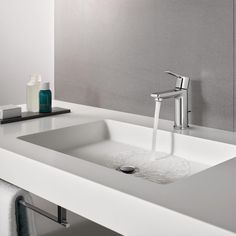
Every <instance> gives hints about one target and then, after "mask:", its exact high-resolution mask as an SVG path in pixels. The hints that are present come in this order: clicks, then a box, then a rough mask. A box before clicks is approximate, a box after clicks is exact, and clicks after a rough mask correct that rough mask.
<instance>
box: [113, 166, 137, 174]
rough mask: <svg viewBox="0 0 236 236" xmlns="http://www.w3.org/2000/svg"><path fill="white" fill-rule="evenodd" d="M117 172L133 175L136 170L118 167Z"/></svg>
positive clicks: (130, 167)
mask: <svg viewBox="0 0 236 236" xmlns="http://www.w3.org/2000/svg"><path fill="white" fill-rule="evenodd" d="M117 170H118V171H120V172H122V173H125V174H133V173H135V172H136V171H137V170H138V169H137V168H136V167H134V166H120V167H118V168H117Z"/></svg>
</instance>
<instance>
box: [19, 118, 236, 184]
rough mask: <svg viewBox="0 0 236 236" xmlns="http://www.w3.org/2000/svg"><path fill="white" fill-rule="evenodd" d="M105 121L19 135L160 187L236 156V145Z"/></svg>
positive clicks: (25, 139)
mask: <svg viewBox="0 0 236 236" xmlns="http://www.w3.org/2000/svg"><path fill="white" fill-rule="evenodd" d="M152 134H153V130H152V129H151V128H147V127H143V126H138V125H133V124H129V123H124V122H119V121H114V120H101V121H96V122H91V123H86V124H81V125H76V126H71V127H66V128H61V129H56V130H51V131H46V132H42V133H36V134H31V135H26V136H21V137H19V138H20V139H21V140H24V141H27V142H30V143H33V144H36V145H39V146H42V147H44V148H48V149H52V150H55V151H57V152H61V153H64V154H67V155H70V156H73V157H75V158H80V159H83V160H85V161H89V162H93V163H95V164H98V165H102V166H104V167H107V168H111V169H114V171H118V172H120V174H130V176H133V177H137V178H144V179H146V180H148V181H152V182H156V183H159V184H168V183H173V182H175V181H177V180H179V179H182V178H187V177H189V176H191V175H194V174H196V173H198V172H200V171H204V170H206V169H208V168H210V167H213V166H215V165H218V164H220V163H222V162H225V161H227V160H229V159H231V158H233V157H235V156H236V146H234V145H230V144H226V143H221V142H216V141H211V140H207V139H202V138H197V137H192V136H189V135H182V134H178V133H172V132H168V131H163V130H158V131H157V141H156V142H157V144H156V150H155V152H151V148H152V147H151V145H152Z"/></svg>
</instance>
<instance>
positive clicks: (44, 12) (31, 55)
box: [0, 0, 54, 105]
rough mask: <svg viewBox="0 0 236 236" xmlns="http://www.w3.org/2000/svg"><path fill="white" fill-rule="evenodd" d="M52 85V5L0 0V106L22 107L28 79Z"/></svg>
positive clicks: (50, 1)
mask: <svg viewBox="0 0 236 236" xmlns="http://www.w3.org/2000/svg"><path fill="white" fill-rule="evenodd" d="M33 73H38V74H42V77H43V79H44V80H47V81H50V82H51V83H52V84H53V81H54V1H53V0H47V1H39V0H20V1H19V0H0V82H1V85H0V105H3V104H11V103H13V104H20V103H25V93H26V83H27V82H28V80H29V75H30V74H33Z"/></svg>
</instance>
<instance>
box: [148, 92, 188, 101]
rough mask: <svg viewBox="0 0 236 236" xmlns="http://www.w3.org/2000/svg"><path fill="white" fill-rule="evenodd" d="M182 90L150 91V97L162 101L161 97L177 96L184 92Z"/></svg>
mask: <svg viewBox="0 0 236 236" xmlns="http://www.w3.org/2000/svg"><path fill="white" fill-rule="evenodd" d="M184 91H185V90H181V89H173V90H167V91H162V92H156V93H152V94H151V97H153V98H155V100H157V101H162V100H163V99H167V98H177V97H179V96H181V95H182V94H184Z"/></svg>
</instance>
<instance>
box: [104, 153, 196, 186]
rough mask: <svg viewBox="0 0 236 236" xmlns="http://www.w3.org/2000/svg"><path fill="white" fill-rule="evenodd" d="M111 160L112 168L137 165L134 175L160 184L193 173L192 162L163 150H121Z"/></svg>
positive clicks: (110, 165)
mask: <svg viewBox="0 0 236 236" xmlns="http://www.w3.org/2000/svg"><path fill="white" fill-rule="evenodd" d="M155 157H156V158H155ZM150 158H151V159H152V160H151V161H150ZM111 160H112V161H111V162H110V163H109V164H108V163H107V164H108V166H109V167H110V168H114V169H117V168H119V167H120V166H135V168H136V169H137V170H138V171H136V172H134V173H133V174H132V175H133V176H136V177H141V178H144V179H147V180H149V181H153V182H156V183H160V184H168V183H172V182H174V181H176V180H178V179H181V178H184V177H187V176H189V175H190V173H191V166H190V163H189V162H188V161H187V160H186V159H184V158H181V157H177V156H173V155H167V154H165V153H161V152H156V153H153V152H149V151H137V150H131V151H126V152H120V153H118V154H116V155H114V156H113V158H112V159H111Z"/></svg>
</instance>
